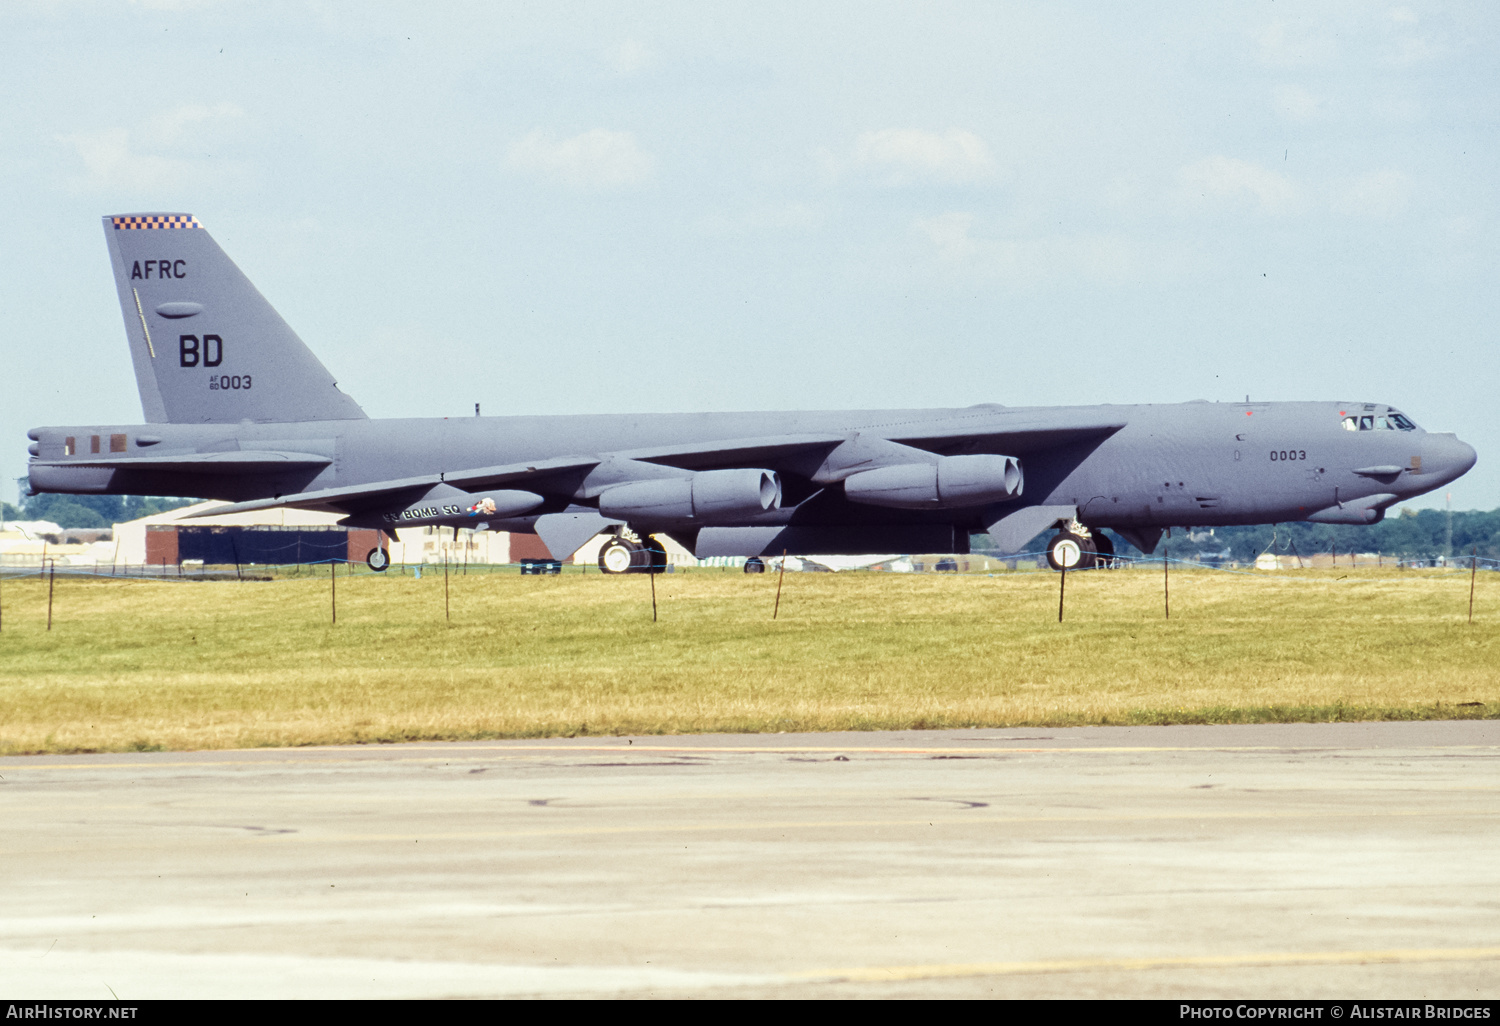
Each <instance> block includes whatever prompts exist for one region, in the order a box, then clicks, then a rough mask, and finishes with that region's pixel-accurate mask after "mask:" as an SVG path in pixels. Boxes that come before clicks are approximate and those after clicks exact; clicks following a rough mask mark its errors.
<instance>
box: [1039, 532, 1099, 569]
mask: <svg viewBox="0 0 1500 1026" xmlns="http://www.w3.org/2000/svg"><path fill="white" fill-rule="evenodd" d="M1047 564H1048V565H1049V566H1050V567H1052V569H1054V570H1087V569H1088V568H1089V567H1091V566H1093V565H1094V540H1093V539H1092V538H1080V537H1078V535H1076V534H1072V533H1070V532H1068V531H1059V532H1058V533H1057V534H1055V535H1053V536H1052V540H1051V541H1049V542H1048V543H1047Z"/></svg>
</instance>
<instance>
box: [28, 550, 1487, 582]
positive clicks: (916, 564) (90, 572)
mask: <svg viewBox="0 0 1500 1026" xmlns="http://www.w3.org/2000/svg"><path fill="white" fill-rule="evenodd" d="M824 558H825V559H829V563H828V564H825V563H821V562H819V560H818V557H817V556H792V555H789V556H787V558H786V572H788V573H798V572H812V573H819V572H821V573H829V572H834V573H846V574H847V573H856V574H872V573H892V574H919V575H925V574H936V575H943V576H961V577H1001V576H1005V577H1009V576H1028V575H1042V574H1045V575H1049V576H1053V575H1056V573H1057V571H1055V570H1053V569H1052V568H1051V566H1050V565H1049V564H1048V563H1047V554H1046V553H1045V552H1021V553H1015V554H1013V555H1005V556H986V555H982V554H976V555H954V556H918V557H910V556H904V557H900V558H898V559H888V560H886V561H884V562H882V563H879V564H874V565H868V566H864V565H844V559H832V558H829V557H824ZM746 562H747V560H746V559H744V558H739V557H717V558H715V559H713V560H700V561H683V560H679V561H675V562H672V563H669V564H668V565H666V566H660V567H657V568H656V571H655V572H656V573H658V574H666V573H673V574H678V573H742V572H745V563H746ZM1300 562H1301V565H1297V564H1296V563H1295V562H1291V563H1290V564H1289V557H1285V556H1283V557H1280V562H1279V564H1278V565H1276V566H1274V567H1271V566H1257V565H1255V564H1254V563H1231V562H1227V561H1223V562H1221V561H1203V560H1198V559H1191V558H1189V559H1179V558H1174V557H1172V556H1170V555H1166V556H1162V555H1155V556H1121V555H1110V556H1107V557H1100V559H1099V561H1098V563H1097V565H1094V566H1090V567H1086V568H1085V567H1079V568H1069V571H1068V572H1069V573H1070V574H1075V573H1120V572H1124V573H1129V572H1132V571H1144V570H1152V569H1154V570H1157V571H1160V570H1162V569H1163V567H1164V566H1165V567H1167V568H1169V569H1170V570H1173V571H1189V572H1202V573H1216V574H1230V575H1235V576H1239V577H1252V578H1259V579H1263V580H1275V579H1296V578H1299V577H1302V578H1305V579H1308V580H1329V579H1336V578H1330V576H1329V573H1328V572H1329V571H1330V570H1337V571H1346V572H1347V571H1350V570H1391V571H1401V572H1404V571H1412V570H1423V571H1427V572H1429V574H1433V573H1436V574H1439V575H1441V574H1445V573H1446V574H1467V573H1472V572H1478V571H1487V572H1494V571H1500V559H1493V558H1490V557H1487V556H1478V555H1471V556H1452V557H1437V558H1429V559H1401V558H1393V557H1378V558H1374V559H1372V558H1368V557H1365V556H1357V555H1354V554H1350V555H1348V556H1340V557H1338V558H1337V561H1336V562H1332V563H1330V562H1328V561H1327V560H1326V559H1325V560H1322V561H1318V562H1314V560H1313V559H1312V558H1311V557H1307V558H1304V559H1303V560H1301V561H1300ZM830 564H832V565H830ZM761 565H762V567H763V569H764V570H765V571H766V572H768V573H776V572H778V571H780V570H781V569H782V557H781V556H780V555H777V556H767V557H764V558H763V560H762V563H761ZM330 567H332V568H334V569H333V570H332V571H330V569H329V568H330ZM635 571H636V572H639V573H648V572H650V571H649V569H648V568H646V567H637V568H635ZM330 572H332V573H336V574H337V575H338V576H340V577H374V578H385V579H396V578H422V577H424V576H426V577H431V576H434V575H435V576H438V577H442V576H443V575H444V574H447V575H448V576H450V577H467V576H495V575H519V576H527V575H548V576H555V575H561V574H566V575H569V576H596V577H609V576H614V575H612V574H606V573H604V572H603V571H602V570H600V569H599V567H598V566H597V565H596V564H593V563H591V562H584V563H567V562H561V561H557V560H523V561H520V562H516V563H463V562H461V561H460V562H449V563H447V564H444V563H441V562H435V563H392V564H391V565H390V566H389V567H387V568H386V569H385V570H382V571H377V570H373V569H371V568H370V567H369V566H368V565H366V564H365V563H364V561H362V560H347V559H325V560H319V561H316V562H300V563H280V564H242V565H238V566H236V565H233V564H205V563H149V564H139V563H137V564H124V563H119V564H112V565H107V564H94V565H69V564H66V563H61V562H58V563H53V562H52V561H50V560H49V561H48V562H47V563H45V564H31V565H26V566H14V565H11V566H3V565H0V581H19V580H25V579H28V578H30V579H38V578H48V577H50V578H72V579H90V580H134V581H154V582H161V583H189V582H194V581H259V582H275V581H295V580H308V579H313V578H318V579H322V580H327V579H328V578H329V576H330Z"/></svg>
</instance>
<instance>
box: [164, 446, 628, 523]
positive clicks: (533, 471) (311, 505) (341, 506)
mask: <svg viewBox="0 0 1500 1026" xmlns="http://www.w3.org/2000/svg"><path fill="white" fill-rule="evenodd" d="M598 463H599V458H598V457H596V456H585V457H575V456H566V457H562V458H558V459H550V460H532V461H530V462H527V463H511V464H507V465H505V466H499V467H483V468H480V469H478V470H462V471H457V472H454V473H448V474H422V475H420V476H418V477H402V478H395V479H392V480H390V481H375V482H372V483H370V484H358V485H348V486H346V487H343V488H320V489H318V490H317V491H312V492H298V493H296V494H293V495H282V496H278V497H276V498H273V499H254V500H251V501H249V502H234V503H230V504H228V505H224V506H215V507H213V508H212V509H205V510H200V511H199V512H197V513H192V514H190V515H189V519H190V518H193V517H221V516H226V515H228V514H230V513H253V512H255V511H257V510H263V509H279V508H281V507H283V506H290V507H291V508H293V509H311V510H321V511H324V512H328V513H348V512H349V511H350V510H351V509H352V508H356V507H359V506H366V505H368V504H369V503H370V500H373V499H380V498H383V497H384V496H387V495H395V494H397V493H400V492H416V491H424V490H426V489H428V488H431V487H432V486H433V485H437V484H451V485H453V486H454V487H459V488H465V489H471V488H493V487H495V486H496V485H501V484H516V483H521V482H525V481H528V480H532V479H539V478H545V477H547V476H548V475H550V474H554V473H560V472H564V471H569V470H588V469H590V468H592V467H595V466H597V465H598Z"/></svg>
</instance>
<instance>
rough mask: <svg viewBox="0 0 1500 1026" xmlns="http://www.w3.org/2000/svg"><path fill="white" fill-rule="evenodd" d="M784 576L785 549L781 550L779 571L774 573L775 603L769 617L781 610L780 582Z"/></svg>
mask: <svg viewBox="0 0 1500 1026" xmlns="http://www.w3.org/2000/svg"><path fill="white" fill-rule="evenodd" d="M785 578H786V549H782V550H781V572H780V573H779V574H777V575H776V605H775V607H774V608H772V610H771V619H773V620H774V619H776V616H777V614H778V613H780V612H781V582H782V580H784V579H785Z"/></svg>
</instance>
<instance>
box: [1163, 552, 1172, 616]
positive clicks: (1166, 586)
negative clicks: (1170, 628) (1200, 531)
mask: <svg viewBox="0 0 1500 1026" xmlns="http://www.w3.org/2000/svg"><path fill="white" fill-rule="evenodd" d="M1168 537H1171V535H1170V534H1169V535H1168ZM1171 562H1172V546H1171V545H1168V544H1166V543H1165V542H1164V543H1162V547H1161V602H1162V610H1163V611H1164V612H1165V613H1166V619H1168V620H1170V619H1172V580H1171V577H1172V575H1171V573H1170V571H1169V570H1168V569H1167V567H1168V564H1169V563H1171Z"/></svg>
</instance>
